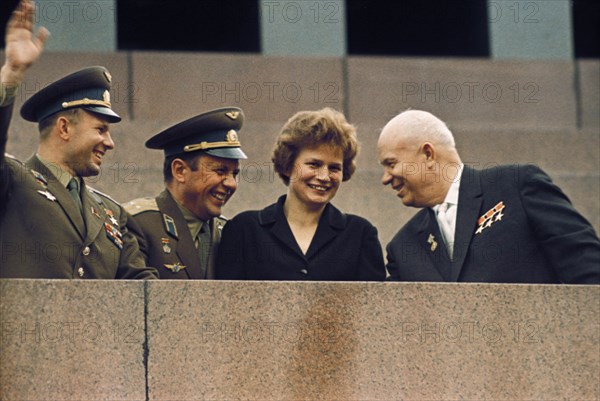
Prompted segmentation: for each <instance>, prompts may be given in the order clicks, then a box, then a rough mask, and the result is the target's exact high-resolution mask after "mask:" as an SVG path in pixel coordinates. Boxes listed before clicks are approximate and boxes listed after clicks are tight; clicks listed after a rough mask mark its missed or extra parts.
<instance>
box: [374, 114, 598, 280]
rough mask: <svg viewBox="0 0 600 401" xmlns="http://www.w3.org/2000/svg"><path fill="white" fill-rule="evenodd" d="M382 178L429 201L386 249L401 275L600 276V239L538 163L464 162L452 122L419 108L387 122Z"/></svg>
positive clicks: (406, 196) (417, 202)
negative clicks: (480, 166) (478, 165)
mask: <svg viewBox="0 0 600 401" xmlns="http://www.w3.org/2000/svg"><path fill="white" fill-rule="evenodd" d="M377 147H378V157H379V162H380V163H381V165H382V166H383V170H384V171H383V177H382V183H383V185H390V186H391V187H392V188H393V189H394V191H396V195H397V196H398V197H399V198H400V199H401V200H402V203H404V204H405V205H406V206H411V207H416V208H421V209H422V210H420V211H419V212H418V213H417V214H416V215H415V216H414V217H413V218H412V219H411V220H410V221H408V223H406V225H405V226H404V227H402V228H401V229H400V231H399V232H398V233H397V234H396V235H395V236H394V238H393V239H392V241H391V242H390V243H389V244H388V246H387V258H388V263H387V268H388V272H389V274H390V280H394V281H445V282H488V283H572V284H576V283H581V284H599V283H600V240H599V239H598V236H597V235H596V233H595V231H594V229H593V227H592V226H591V224H590V223H589V222H588V221H587V220H586V219H585V218H584V217H583V216H581V215H580V214H579V213H578V212H577V211H576V210H575V209H574V208H573V206H572V204H571V202H570V201H569V199H568V198H567V196H566V195H565V194H564V193H563V192H562V191H561V190H560V188H558V187H557V186H556V185H555V184H553V183H552V180H551V179H550V177H548V175H547V174H546V173H544V172H543V171H542V170H541V169H540V168H538V167H536V166H534V165H507V166H497V167H493V168H488V169H485V170H475V169H473V168H470V167H468V166H465V165H464V164H463V162H462V161H461V158H460V156H459V153H458V151H457V150H456V147H455V143H454V137H453V135H452V132H450V130H449V129H448V127H447V126H446V124H445V123H444V122H443V121H441V120H440V119H439V118H437V117H435V116H434V115H432V114H430V113H428V112H425V111H419V110H408V111H405V112H403V113H401V114H399V115H397V116H396V117H394V118H393V119H392V120H390V121H389V122H388V124H387V125H386V126H385V127H384V128H383V130H382V132H381V135H380V137H379V141H378V144H377Z"/></svg>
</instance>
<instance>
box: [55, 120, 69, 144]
mask: <svg viewBox="0 0 600 401" xmlns="http://www.w3.org/2000/svg"><path fill="white" fill-rule="evenodd" d="M54 129H55V130H56V132H58V136H59V137H60V138H61V139H62V140H64V141H68V140H70V139H71V134H72V132H73V130H71V122H70V121H69V119H68V118H67V117H65V116H60V117H58V118H57V119H56V122H55V123H54Z"/></svg>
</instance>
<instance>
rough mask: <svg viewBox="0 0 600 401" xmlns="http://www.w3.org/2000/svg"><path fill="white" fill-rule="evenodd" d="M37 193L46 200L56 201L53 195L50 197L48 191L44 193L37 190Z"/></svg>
mask: <svg viewBox="0 0 600 401" xmlns="http://www.w3.org/2000/svg"><path fill="white" fill-rule="evenodd" d="M38 193H39V194H40V195H42V196H45V197H46V199H48V200H50V201H52V202H54V201H55V200H56V197H55V196H54V195H52V194H51V193H50V192H49V191H48V190H46V191H42V190H38Z"/></svg>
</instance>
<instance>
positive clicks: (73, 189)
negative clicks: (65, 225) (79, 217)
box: [67, 177, 83, 214]
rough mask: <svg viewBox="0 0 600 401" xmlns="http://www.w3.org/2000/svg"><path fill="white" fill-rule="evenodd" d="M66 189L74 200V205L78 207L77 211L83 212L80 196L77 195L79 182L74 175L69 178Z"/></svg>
mask: <svg viewBox="0 0 600 401" xmlns="http://www.w3.org/2000/svg"><path fill="white" fill-rule="evenodd" d="M67 189H68V190H69V195H71V198H73V202H75V205H76V206H77V208H78V209H79V213H81V214H83V205H82V204H81V196H80V195H79V182H78V181H77V179H75V177H73V178H71V180H70V181H69V183H68V184H67Z"/></svg>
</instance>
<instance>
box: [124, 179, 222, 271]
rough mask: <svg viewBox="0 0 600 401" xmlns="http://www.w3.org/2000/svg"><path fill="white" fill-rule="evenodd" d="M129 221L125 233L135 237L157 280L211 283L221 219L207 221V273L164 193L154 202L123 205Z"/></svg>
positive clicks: (181, 219) (175, 208)
mask: <svg viewBox="0 0 600 401" xmlns="http://www.w3.org/2000/svg"><path fill="white" fill-rule="evenodd" d="M123 206H124V207H125V208H126V209H127V211H129V213H131V214H132V215H133V219H132V220H131V221H130V222H129V230H130V231H131V232H133V233H134V234H135V236H136V237H137V239H138V242H139V244H140V249H141V250H142V253H143V254H144V255H145V257H146V262H147V263H148V264H149V265H151V266H156V268H157V269H158V272H159V275H160V278H161V279H178V280H181V279H183V280H185V279H213V278H214V277H215V268H214V266H215V256H216V250H217V247H218V245H219V242H220V240H221V230H222V229H223V226H224V225H225V223H226V221H227V220H226V219H225V218H223V217H215V218H213V219H211V221H210V227H211V234H212V242H211V245H210V252H209V256H208V269H207V271H204V269H202V267H201V265H200V257H199V255H198V250H197V249H196V247H195V245H194V239H193V238H192V235H191V234H190V230H189V228H188V226H187V223H186V221H185V218H184V217H183V214H182V213H181V211H180V210H179V207H178V206H177V203H176V201H175V199H173V197H172V196H171V193H170V192H169V191H167V190H166V189H165V190H164V191H163V192H161V193H160V194H159V195H158V196H157V197H156V198H140V199H135V200H132V201H130V202H127V203H125V204H124V205H123Z"/></svg>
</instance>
